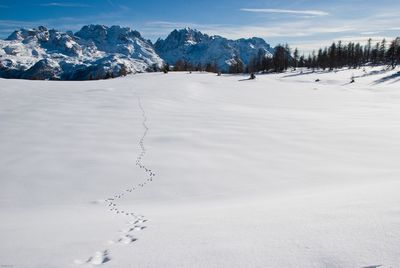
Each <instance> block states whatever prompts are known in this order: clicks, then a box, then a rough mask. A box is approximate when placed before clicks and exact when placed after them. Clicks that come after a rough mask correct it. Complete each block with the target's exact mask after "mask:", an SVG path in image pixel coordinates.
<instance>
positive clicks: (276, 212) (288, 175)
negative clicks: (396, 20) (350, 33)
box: [0, 67, 400, 268]
mask: <svg viewBox="0 0 400 268" xmlns="http://www.w3.org/2000/svg"><path fill="white" fill-rule="evenodd" d="M399 71H400V69H397V70H389V71H388V70H382V68H373V69H371V68H369V67H367V68H366V70H365V71H363V70H362V69H351V70H339V71H337V72H311V71H307V70H304V71H303V73H300V72H299V71H297V72H290V73H283V74H266V75H259V76H257V79H255V80H246V81H239V80H243V79H244V78H247V77H245V76H235V75H226V76H225V75H222V76H216V75H215V74H208V73H195V72H193V73H192V74H188V73H183V72H182V73H179V72H177V73H169V74H167V75H164V74H161V73H146V74H139V75H131V76H129V75H128V76H126V77H124V78H121V79H110V80H99V81H85V82H81V81H78V82H70V81H56V82H55V81H34V82H33V81H26V80H9V79H0V185H1V187H0V215H1V221H0V239H1V243H0V260H1V263H0V264H1V265H2V266H4V267H6V266H7V267H15V268H17V267H18V268H19V267H23V268H38V267H41V268H42V267H46V268H47V267H56V268H69V267H71V268H90V267H96V266H92V265H91V264H100V263H104V264H103V265H102V266H101V267H105V268H114V267H115V268H121V267H122V268H125V267H137V268H142V267H146V268H153V267H154V268H159V267H166V268H170V267H171V268H176V267H179V268H186V267H190V268H192V267H193V268H203V267H210V268H217V267H218V268H220V267H229V268H243V267H279V268H281V267H284V268H286V267H299V268H303V267H304V268H309V267H310V268H319V267H335V268H337V267H340V268H342V267H344V268H348V267H349V268H353V267H358V268H361V267H371V268H372V267H381V268H389V267H393V268H395V267H399V263H400V254H399V252H400V244H399V241H400V228H399V226H400V207H399V204H400V195H399V189H400V180H399V178H400V166H399V155H400V139H399V137H400V124H399V122H400V91H399V86H398V84H399V83H400V73H399ZM351 77H355V83H349V82H350V78H351ZM317 79H319V82H315V81H316V80H317ZM132 85H134V86H132ZM152 174H153V175H154V174H155V176H151V175H152ZM151 177H154V178H151ZM143 184H145V185H144V186H143ZM133 188H135V189H133ZM110 198H111V199H114V200H110ZM106 199H107V201H106ZM127 213H128V215H126V214H127ZM130 213H134V215H131V214H130ZM134 216H137V217H138V218H137V219H132V217H134ZM141 216H144V218H143V217H141ZM146 219H147V221H145V220H146ZM144 227H146V228H144ZM80 263H81V264H83V265H79V264H80ZM97 267H98V266H97Z"/></svg>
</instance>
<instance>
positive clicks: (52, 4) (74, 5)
mask: <svg viewBox="0 0 400 268" xmlns="http://www.w3.org/2000/svg"><path fill="white" fill-rule="evenodd" d="M40 6H43V7H90V5H86V4H79V3H59V2H52V3H43V4H40Z"/></svg>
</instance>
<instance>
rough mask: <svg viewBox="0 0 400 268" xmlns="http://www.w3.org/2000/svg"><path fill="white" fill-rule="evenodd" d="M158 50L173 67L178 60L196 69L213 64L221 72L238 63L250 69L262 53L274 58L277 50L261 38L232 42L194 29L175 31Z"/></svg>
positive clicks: (160, 41)
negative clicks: (252, 60) (250, 64)
mask: <svg viewBox="0 0 400 268" xmlns="http://www.w3.org/2000/svg"><path fill="white" fill-rule="evenodd" d="M154 47H155V49H156V52H157V53H158V54H159V55H160V56H161V57H162V58H163V59H164V60H165V61H166V62H167V63H169V64H172V65H174V64H175V63H176V62H177V61H178V60H184V61H187V62H188V63H190V64H192V65H194V66H197V65H198V64H201V65H203V66H204V65H206V64H210V63H211V64H216V65H217V67H218V68H219V69H220V70H221V71H228V69H229V66H230V65H231V64H232V63H233V62H235V61H236V60H237V59H240V60H241V61H242V62H243V63H244V64H245V65H247V64H248V62H249V60H250V59H251V58H252V57H254V56H256V55H258V53H263V54H265V55H266V56H272V53H273V48H271V46H270V45H269V44H267V43H266V42H265V41H264V39H261V38H256V37H253V38H251V39H238V40H229V39H226V38H224V37H221V36H209V35H207V34H203V33H201V32H200V31H197V30H193V29H190V28H185V29H182V30H174V31H173V32H171V33H170V34H169V36H168V37H167V38H166V39H165V40H162V39H159V40H157V42H156V43H155V45H154Z"/></svg>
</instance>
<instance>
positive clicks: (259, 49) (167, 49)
mask: <svg viewBox="0 0 400 268" xmlns="http://www.w3.org/2000/svg"><path fill="white" fill-rule="evenodd" d="M259 53H263V54H265V56H270V55H271V53H273V48H271V47H270V45H268V44H267V43H266V42H265V41H264V40H263V39H261V38H251V39H239V40H229V39H226V38H223V37H221V36H209V35H207V34H203V33H201V32H199V31H197V30H193V29H189V28H186V29H182V30H174V31H173V32H171V34H170V35H169V36H168V37H167V38H166V39H165V40H162V39H159V40H157V42H156V43H155V44H154V45H153V44H152V43H151V41H149V40H146V39H144V38H143V37H142V36H141V35H140V33H139V32H137V31H134V30H131V29H130V28H124V27H120V26H112V27H107V26H104V25H87V26H84V27H82V29H81V30H80V31H78V32H76V33H72V32H61V31H57V30H54V29H52V30H49V29H47V28H45V27H43V26H40V27H38V28H35V29H20V30H17V31H14V32H13V33H12V34H11V35H10V36H9V37H8V38H7V39H6V40H0V77H3V78H21V79H39V80H43V79H50V80H92V79H105V78H111V77H118V76H121V75H126V74H129V73H138V72H148V71H157V70H160V69H161V68H162V66H163V65H164V64H165V63H168V64H170V65H174V64H175V63H176V62H177V61H178V60H183V61H185V62H188V63H190V64H192V65H194V66H197V65H202V66H204V65H206V64H210V63H211V64H215V65H216V66H217V67H218V69H219V70H221V71H224V72H226V71H228V69H229V66H230V65H231V64H233V63H235V61H238V60H240V61H242V62H243V63H244V64H245V65H246V64H247V63H248V62H249V60H250V58H251V57H253V56H256V55H258V54H259Z"/></svg>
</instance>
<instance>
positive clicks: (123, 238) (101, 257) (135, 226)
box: [75, 98, 156, 265]
mask: <svg viewBox="0 0 400 268" xmlns="http://www.w3.org/2000/svg"><path fill="white" fill-rule="evenodd" d="M138 106H139V109H140V111H141V112H142V118H143V120H142V126H143V129H144V132H143V135H142V136H141V138H140V140H139V146H140V153H139V155H138V156H137V158H136V166H138V167H139V168H140V169H142V170H143V171H144V172H145V177H144V178H143V181H142V182H140V183H138V184H135V185H131V186H128V187H127V188H126V189H124V190H123V191H121V192H120V193H116V194H114V195H112V197H109V198H107V199H105V200H104V201H103V200H102V202H105V203H106V206H107V208H108V210H109V211H110V212H112V213H114V214H115V215H119V216H121V215H122V216H124V217H126V218H127V222H126V227H125V228H124V229H122V230H121V231H120V236H119V238H118V239H117V240H115V241H114V240H110V241H109V242H108V243H109V244H131V243H133V242H135V241H136V240H137V238H135V237H134V236H133V235H132V234H131V233H132V232H134V231H135V232H136V231H142V230H144V229H146V228H147V227H146V226H142V225H139V224H143V223H145V222H147V219H146V218H145V217H144V216H142V215H139V214H137V213H136V212H134V211H128V210H126V209H122V208H121V207H120V205H119V204H118V203H117V200H121V199H122V198H124V197H125V196H126V195H128V194H131V193H133V192H135V191H136V190H138V189H139V188H143V187H144V186H145V185H147V184H148V183H150V182H153V179H154V177H155V175H156V174H155V173H154V172H153V171H152V170H151V169H150V168H148V167H147V166H146V165H145V164H144V163H143V162H142V159H143V158H144V156H145V154H146V148H145V146H144V140H145V138H146V136H147V132H148V131H149V128H148V127H147V125H146V121H147V117H146V113H145V110H144V109H143V106H142V103H141V101H140V98H138ZM102 202H100V201H96V202H95V203H97V204H99V203H102ZM121 233H122V235H121ZM110 260H111V257H110V250H109V249H106V250H104V251H102V252H100V251H99V252H96V253H95V254H94V255H93V256H92V257H90V258H89V259H88V260H87V261H85V262H82V261H79V260H76V261H75V263H77V264H92V265H100V264H104V263H107V262H109V261H110Z"/></svg>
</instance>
